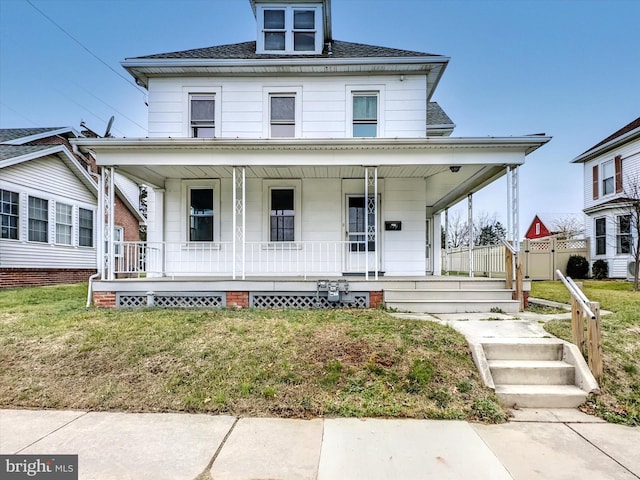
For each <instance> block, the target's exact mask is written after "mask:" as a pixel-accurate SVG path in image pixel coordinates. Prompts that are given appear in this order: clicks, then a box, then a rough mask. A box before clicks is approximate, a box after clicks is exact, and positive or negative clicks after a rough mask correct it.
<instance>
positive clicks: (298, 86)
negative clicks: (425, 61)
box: [149, 75, 427, 138]
mask: <svg viewBox="0 0 640 480" xmlns="http://www.w3.org/2000/svg"><path fill="white" fill-rule="evenodd" d="M373 80H375V81H373ZM425 81H426V80H425V76H423V75H406V76H405V78H404V80H403V81H400V79H399V77H398V76H397V75H389V76H380V77H375V79H371V78H370V77H362V78H360V77H357V76H356V77H347V76H336V77H331V76H327V77H322V78H307V77H269V78H266V79H253V78H235V79H227V78H217V79H215V80H209V79H202V78H175V79H168V78H162V79H157V78H156V79H151V80H150V83H149V102H150V103H149V136H150V137H189V136H190V134H189V118H188V111H189V107H188V97H189V93H194V92H196V91H197V92H205V93H207V92H209V93H210V92H214V93H215V94H216V102H215V110H216V112H215V115H216V118H215V123H216V137H219V138H268V137H269V129H268V125H269V102H268V101H267V100H265V98H266V99H268V95H269V93H286V92H290V93H291V92H294V93H296V135H295V136H296V138H298V137H300V138H345V137H351V135H352V133H351V132H352V124H351V117H352V105H351V93H350V92H351V91H353V90H360V91H384V95H381V96H380V99H379V104H378V114H379V120H380V125H379V136H381V137H389V138H395V137H398V138H424V137H426V127H425V126H426V121H427V120H426V117H427V113H426V104H427V98H426V92H425V91H424V90H425V89H424V84H425ZM197 92H196V93H197ZM303 92H304V95H303V94H302V93H303Z"/></svg>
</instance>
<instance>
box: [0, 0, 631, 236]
mask: <svg viewBox="0 0 640 480" xmlns="http://www.w3.org/2000/svg"><path fill="white" fill-rule="evenodd" d="M38 9H39V10H41V11H42V13H40V12H39V11H38ZM43 13H44V15H46V16H47V17H49V18H50V20H49V19H47V18H45V16H44V15H43ZM332 14H333V37H334V38H335V39H338V40H345V41H352V42H360V43H367V44H372V45H380V46H385V47H394V48H401V49H407V50H416V51H421V52H428V53H435V54H440V55H445V56H448V57H450V58H451V61H450V63H449V66H448V67H447V69H446V71H445V73H444V76H443V78H442V80H441V82H440V85H439V87H438V90H437V91H436V93H435V95H434V97H433V100H435V101H437V102H438V103H439V104H440V105H441V106H442V108H443V109H444V110H445V111H446V112H447V113H448V114H449V116H450V117H451V118H452V119H453V121H454V122H455V123H456V125H457V127H456V130H455V131H454V134H453V135H454V136H481V137H482V136H509V135H526V134H533V133H546V134H548V135H551V136H553V140H552V141H551V142H550V143H548V144H547V145H546V146H544V147H542V148H541V149H539V150H538V151H537V152H535V153H533V154H531V155H530V156H528V157H527V163H526V165H525V166H524V167H522V168H521V169H520V209H521V212H520V213H521V215H520V235H521V236H522V235H523V234H524V233H525V230H526V228H527V227H528V226H529V224H530V222H531V220H532V218H533V215H534V214H535V213H536V212H540V213H564V212H567V213H570V212H580V211H581V209H582V183H583V179H582V169H581V166H579V165H574V164H570V163H569V162H570V160H571V159H572V158H574V157H575V156H577V155H578V154H580V153H582V152H583V151H585V150H586V149H588V148H589V147H591V146H593V145H594V144H596V143H597V142H599V141H600V140H602V139H603V138H605V137H606V136H608V135H609V134H611V133H613V132H614V131H615V130H617V129H619V128H621V127H622V126H624V125H626V124H627V123H629V122H630V121H632V120H634V119H635V118H637V117H638V116H639V115H640V36H639V35H638V28H639V27H638V22H639V19H640V1H639V0H602V1H601V0H531V1H529V0H493V1H489V0H332ZM52 21H53V22H55V24H54V23H52ZM56 24H57V26H56ZM71 37H73V39H72V38H71ZM255 37H256V31H255V20H254V17H253V14H252V11H251V8H250V6H249V1H248V0H0V128H15V127H54V126H71V127H75V128H76V129H79V124H80V122H81V121H84V122H86V124H87V126H88V127H89V128H91V129H93V130H95V131H96V132H98V133H104V129H105V128H106V124H107V122H108V120H109V117H111V116H112V115H114V116H115V123H114V127H113V130H112V134H114V135H115V136H126V137H141V136H142V137H144V136H146V133H147V132H146V118H147V107H146V106H145V103H144V102H145V95H144V91H142V90H141V89H140V88H139V87H136V86H135V85H134V84H133V82H132V81H131V79H130V78H129V76H128V74H127V73H126V71H125V70H124V69H122V67H121V66H120V62H121V61H122V60H124V59H125V58H127V57H136V56H142V55H148V54H153V53H162V52H170V51H176V50H186V49H191V48H200V47H207V46H212V45H221V44H227V43H236V42H243V41H249V40H255ZM74 39H75V40H74ZM76 40H77V42H76ZM506 195H507V192H506V181H505V180H504V179H501V180H500V181H499V182H497V183H496V184H495V185H493V186H491V187H489V188H487V189H485V191H483V192H481V193H479V194H477V195H476V196H475V197H474V211H475V212H476V213H487V214H489V215H493V214H496V216H497V217H498V219H499V220H501V221H502V222H503V223H505V224H506ZM462 208H464V210H463V209H462ZM459 209H460V210H461V211H464V214H465V215H466V206H461V207H460V208H459Z"/></svg>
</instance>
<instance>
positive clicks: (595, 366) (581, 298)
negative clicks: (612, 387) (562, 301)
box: [556, 270, 603, 380]
mask: <svg viewBox="0 0 640 480" xmlns="http://www.w3.org/2000/svg"><path fill="white" fill-rule="evenodd" d="M556 275H558V278H560V280H562V283H564V286H565V287H567V290H569V293H570V294H571V336H572V339H573V343H574V344H575V345H577V346H578V348H579V349H580V352H581V353H582V354H583V355H584V354H585V350H586V354H587V359H588V362H589V369H590V370H591V373H593V376H594V377H595V379H596V380H600V377H601V376H602V370H603V365H602V335H601V332H600V304H599V303H598V302H590V301H589V299H588V298H587V296H586V295H585V294H584V292H583V291H582V290H581V289H580V287H579V286H578V285H577V284H576V283H575V282H574V281H573V280H572V279H571V277H566V278H565V276H564V275H563V274H562V272H561V271H560V270H556ZM585 315H587V316H588V317H589V322H588V323H587V340H586V341H585V338H584V316H585ZM585 347H586V348H585Z"/></svg>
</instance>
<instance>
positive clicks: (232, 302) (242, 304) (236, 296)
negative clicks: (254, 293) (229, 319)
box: [227, 292, 249, 308]
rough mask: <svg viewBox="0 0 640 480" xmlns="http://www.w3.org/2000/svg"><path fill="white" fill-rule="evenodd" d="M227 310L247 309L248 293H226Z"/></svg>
mask: <svg viewBox="0 0 640 480" xmlns="http://www.w3.org/2000/svg"><path fill="white" fill-rule="evenodd" d="M227 308H249V292H227Z"/></svg>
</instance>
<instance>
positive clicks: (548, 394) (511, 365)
mask: <svg viewBox="0 0 640 480" xmlns="http://www.w3.org/2000/svg"><path fill="white" fill-rule="evenodd" d="M482 347H483V351H484V355H485V357H486V362H487V365H488V369H489V371H490V374H491V377H492V380H493V383H494V385H495V392H496V395H497V396H498V398H499V399H500V401H501V403H502V404H503V405H505V406H507V407H513V406H514V405H517V406H519V407H526V408H575V407H577V406H578V405H580V404H582V403H584V402H585V400H586V398H587V392H586V391H584V390H582V389H581V388H580V387H578V386H576V383H577V382H576V367H575V365H574V364H573V363H570V362H569V361H567V360H568V358H565V355H566V352H565V344H564V343H562V342H560V341H557V342H553V341H551V342H522V343H515V342H504V343H500V342H491V343H483V344H482ZM580 360H581V361H584V360H582V359H580ZM575 361H577V360H573V362H574V363H575Z"/></svg>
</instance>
